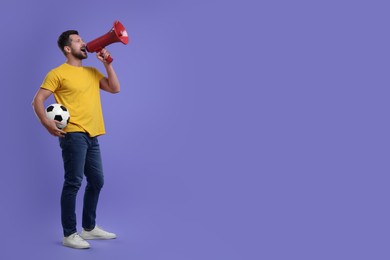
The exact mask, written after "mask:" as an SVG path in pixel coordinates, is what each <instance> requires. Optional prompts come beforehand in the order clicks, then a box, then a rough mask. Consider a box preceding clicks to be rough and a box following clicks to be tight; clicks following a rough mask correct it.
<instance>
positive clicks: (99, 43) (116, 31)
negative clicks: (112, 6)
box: [86, 21, 129, 63]
mask: <svg viewBox="0 0 390 260" xmlns="http://www.w3.org/2000/svg"><path fill="white" fill-rule="evenodd" d="M114 42H121V43H123V44H127V43H128V42H129V35H128V34H127V32H126V29H125V27H124V26H123V25H122V24H121V23H120V22H119V21H115V22H114V26H113V27H112V28H111V30H110V31H109V32H108V33H106V34H104V35H102V36H100V37H98V38H96V39H95V40H92V41H90V42H88V43H87V46H86V47H87V51H88V52H100V51H101V50H102V49H103V48H104V47H106V46H107V45H110V44H111V43H114ZM112 61H113V59H112V57H111V56H109V57H108V58H107V59H106V62H107V63H111V62H112Z"/></svg>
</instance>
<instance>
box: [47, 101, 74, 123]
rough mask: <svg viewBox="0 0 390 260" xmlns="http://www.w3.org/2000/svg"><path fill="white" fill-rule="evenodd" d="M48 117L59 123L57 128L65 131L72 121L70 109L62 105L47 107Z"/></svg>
mask: <svg viewBox="0 0 390 260" xmlns="http://www.w3.org/2000/svg"><path fill="white" fill-rule="evenodd" d="M46 116H47V118H49V119H51V120H56V121H58V122H59V123H57V127H58V128H59V129H64V128H65V127H66V126H67V125H68V123H69V119H70V114H69V111H68V109H66V107H64V106H63V105H61V104H51V105H49V106H47V108H46Z"/></svg>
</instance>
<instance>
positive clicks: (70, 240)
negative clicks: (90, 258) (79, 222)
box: [62, 233, 90, 249]
mask: <svg viewBox="0 0 390 260" xmlns="http://www.w3.org/2000/svg"><path fill="white" fill-rule="evenodd" d="M62 244H63V245H64V246H68V247H72V248H79V249H82V248H89V247H90V245H89V243H88V242H87V241H85V240H84V239H83V238H82V237H80V236H79V234H77V233H74V234H72V235H70V236H68V237H64V239H63V241H62Z"/></svg>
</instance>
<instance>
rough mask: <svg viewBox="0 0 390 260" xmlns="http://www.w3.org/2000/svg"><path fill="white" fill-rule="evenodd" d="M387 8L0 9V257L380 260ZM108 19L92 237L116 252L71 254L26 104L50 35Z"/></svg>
mask: <svg viewBox="0 0 390 260" xmlns="http://www.w3.org/2000/svg"><path fill="white" fill-rule="evenodd" d="M389 7H390V4H388V3H387V1H375V0H373V1H346V0H338V1H287V0H285V1H282V0H280V1H242V0H241V1H238V0H237V1H234V0H230V1H222V0H209V1H199V0H198V1H179V0H176V1H175V0H168V1H152V0H142V1H141V0H137V1H130V0H129V1H115V0H111V1H88V3H87V2H86V1H81V0H79V1H27V0H23V1H17V0H12V1H2V2H1V4H0V14H1V15H0V24H1V33H2V40H1V43H0V46H1V50H2V52H1V53H2V54H1V60H2V62H1V72H0V73H1V81H2V82H1V83H2V94H1V95H0V99H1V100H0V101H1V102H0V106H1V107H0V108H1V111H2V121H1V122H2V123H1V128H0V134H1V137H2V141H1V146H0V152H1V165H2V170H1V181H0V203H1V204H0V205H1V207H0V208H1V211H0V223H1V229H0V230H1V234H0V249H1V250H0V254H1V258H2V259H58V260H61V259H95V260H96V259H137V260H143V259H148V260H149V259H153V260H157V259H163V260H165V259H167V260H176V259H177V260H189V259H191V260H192V259H194V260H199V259H202V260H208V259H213V260H216V259H224V260H230V259H237V260H238V259H245V260H249V259H256V260H258V259H266V260H273V259H275V260H276V259H278V260H279V259H280V260H286V259H299V260H305V259H308V260H313V259H316V260H320V259H326V260H328V259H333V260H336V259H337V260H338V259H340V260H345V259H375V260H380V259H386V260H387V259H389V243H390V240H389V234H390V232H389V231H390V230H389V219H390V216H389V214H390V210H389V200H388V199H389V191H390V189H389V182H390V177H389V156H390V151H389V147H390V140H389V133H390V123H389V111H390V105H389V102H388V99H389V98H388V97H389V95H390V89H389V83H390V82H389V61H390V57H389V46H390V44H389V40H390V36H389V35H390V34H389V26H388V25H389V22H390V21H389V20H390V19H389V15H388V10H389ZM116 19H118V20H120V21H121V22H122V23H123V24H124V25H125V27H126V28H127V31H128V33H129V35H130V36H131V38H132V42H131V43H130V44H129V45H127V46H124V45H122V44H119V43H116V44H113V45H110V46H109V47H108V49H109V50H110V51H111V53H112V55H113V57H114V59H115V60H114V66H115V68H116V71H117V74H118V76H119V78H120V81H121V85H122V91H121V93H120V94H118V95H110V94H106V93H104V94H103V95H102V99H103V109H104V115H105V121H106V128H107V135H105V136H103V137H101V138H100V142H101V147H102V153H103V160H104V169H105V174H106V184H105V187H104V189H103V191H102V196H101V200H100V205H99V212H98V222H99V224H100V225H102V226H103V227H105V228H107V229H109V230H112V231H115V232H116V233H117V234H118V239H117V240H114V241H93V242H92V249H91V250H81V251H80V250H71V249H68V248H65V247H63V246H61V238H62V230H61V226H60V211H59V198H60V191H61V185H62V178H63V177H62V176H63V174H62V160H61V155H60V149H59V147H58V141H57V139H56V138H53V137H51V136H50V135H49V134H48V133H47V132H46V131H45V129H44V128H43V127H42V126H41V125H40V124H39V123H38V121H37V119H36V118H35V116H34V114H33V111H32V109H31V105H30V104H31V100H32V98H33V95H34V94H35V92H36V90H37V89H38V87H39V86H40V84H41V82H42V80H43V78H44V76H45V75H46V73H47V72H48V71H49V70H50V69H52V68H53V67H55V66H58V65H59V64H61V63H62V62H64V57H63V55H62V54H61V53H60V51H59V50H58V48H57V46H56V40H57V37H58V35H59V34H60V33H61V32H62V31H64V30H68V29H77V30H79V32H80V34H81V36H82V37H83V38H84V40H86V41H89V40H92V39H94V38H95V37H97V36H100V35H102V34H104V33H106V32H107V31H108V30H109V29H110V28H111V26H112V23H113V21H114V20H116ZM84 65H89V66H96V67H98V68H99V69H100V70H102V71H104V68H103V66H102V65H101V64H100V63H99V62H98V61H97V60H96V58H95V57H94V55H93V54H92V55H90V56H89V58H88V59H87V60H86V61H85V62H84ZM49 102H50V101H49ZM49 102H48V103H47V104H49ZM80 194H82V193H80ZM79 198H80V199H79V201H78V202H79V203H78V219H80V212H81V196H79ZM79 228H80V224H79Z"/></svg>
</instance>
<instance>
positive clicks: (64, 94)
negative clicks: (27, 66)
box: [41, 63, 105, 137]
mask: <svg viewBox="0 0 390 260" xmlns="http://www.w3.org/2000/svg"><path fill="white" fill-rule="evenodd" d="M103 77H104V76H103V74H102V73H100V72H99V71H98V70H97V69H95V68H92V67H76V66H72V65H69V64H67V63H64V64H62V65H60V66H58V67H57V68H54V69H53V70H51V71H50V72H49V73H48V74H47V75H46V77H45V79H44V81H43V83H42V85H41V88H44V89H47V90H50V91H51V92H53V94H54V98H55V100H56V102H57V103H60V104H62V105H64V106H65V107H66V108H67V109H68V110H69V113H70V120H69V124H68V125H67V127H66V128H65V129H64V131H66V132H85V133H88V134H89V136H91V137H94V136H98V135H102V134H105V128H104V120H103V112H102V106H101V101H100V86H99V81H100V80H101V79H102V78H103Z"/></svg>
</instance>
